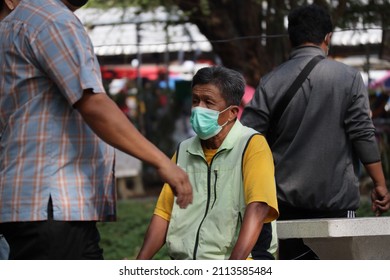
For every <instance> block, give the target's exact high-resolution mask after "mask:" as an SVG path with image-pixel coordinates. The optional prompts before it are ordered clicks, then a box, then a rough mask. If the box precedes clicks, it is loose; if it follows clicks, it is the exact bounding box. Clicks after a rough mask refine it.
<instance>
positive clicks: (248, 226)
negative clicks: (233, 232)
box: [229, 202, 269, 260]
mask: <svg viewBox="0 0 390 280" xmlns="http://www.w3.org/2000/svg"><path fill="white" fill-rule="evenodd" d="M268 211H269V206H268V205H267V204H265V203H263V202H252V203H250V204H248V206H247V207H246V210H245V215H244V219H243V222H242V226H241V230H240V234H239V236H238V239H237V243H236V245H235V246H234V248H233V251H232V254H231V255H230V258H229V259H230V260H245V259H246V258H247V257H248V256H249V254H250V252H251V251H252V249H253V247H254V246H255V244H256V241H257V239H258V237H259V235H260V232H261V229H262V228H263V224H264V219H265V218H266V217H267V215H268Z"/></svg>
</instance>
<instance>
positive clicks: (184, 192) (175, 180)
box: [157, 160, 192, 208]
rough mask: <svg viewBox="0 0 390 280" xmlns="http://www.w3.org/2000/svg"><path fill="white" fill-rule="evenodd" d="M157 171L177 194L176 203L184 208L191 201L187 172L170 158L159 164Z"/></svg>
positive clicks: (190, 188)
mask: <svg viewBox="0 0 390 280" xmlns="http://www.w3.org/2000/svg"><path fill="white" fill-rule="evenodd" d="M157 172H158V174H159V175H160V177H161V178H162V179H163V180H164V182H166V183H168V184H169V185H170V187H171V188H172V190H173V193H174V194H175V196H177V199H176V203H177V204H178V205H179V206H180V208H186V207H187V206H188V204H190V203H192V187H191V184H190V180H189V178H188V175H187V173H185V172H184V170H183V169H181V168H180V167H179V166H177V165H176V164H175V163H173V162H172V161H170V160H167V161H166V162H164V164H161V165H160V167H158V168H157Z"/></svg>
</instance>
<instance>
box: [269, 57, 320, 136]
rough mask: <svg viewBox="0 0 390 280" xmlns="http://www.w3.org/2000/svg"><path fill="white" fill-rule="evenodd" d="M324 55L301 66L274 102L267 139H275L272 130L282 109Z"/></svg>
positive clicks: (281, 113)
mask: <svg viewBox="0 0 390 280" xmlns="http://www.w3.org/2000/svg"><path fill="white" fill-rule="evenodd" d="M324 58H325V57H324V56H322V55H317V56H315V57H313V58H312V59H311V60H310V61H309V62H308V63H307V64H306V66H305V68H303V70H302V71H301V73H300V74H299V75H298V77H297V78H296V79H295V81H294V82H293V83H292V84H291V85H290V87H289V88H288V90H287V91H286V93H285V94H284V96H283V97H282V99H281V100H280V101H279V103H278V104H276V107H275V110H274V113H273V114H272V117H271V121H270V125H269V129H268V130H269V131H268V133H267V134H268V135H267V140H268V139H269V141H271V142H272V141H273V140H275V139H274V137H275V135H274V134H275V133H274V132H273V131H274V130H275V129H276V126H277V124H278V123H279V120H280V117H281V116H282V115H283V112H284V110H285V109H286V107H287V105H288V104H289V103H290V101H291V100H292V99H293V97H294V96H295V94H296V93H297V91H298V89H299V88H300V87H301V85H302V83H303V82H304V81H305V80H306V78H307V76H308V75H309V74H310V72H311V70H312V69H313V68H314V66H316V65H317V63H318V62H320V61H321V60H322V59H324Z"/></svg>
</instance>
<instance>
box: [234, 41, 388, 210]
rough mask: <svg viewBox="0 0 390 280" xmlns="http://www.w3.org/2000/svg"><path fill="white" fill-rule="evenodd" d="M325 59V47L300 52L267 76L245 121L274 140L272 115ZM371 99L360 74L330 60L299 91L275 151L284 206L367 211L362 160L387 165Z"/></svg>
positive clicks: (280, 129) (284, 118) (280, 126)
mask: <svg viewBox="0 0 390 280" xmlns="http://www.w3.org/2000/svg"><path fill="white" fill-rule="evenodd" d="M321 54H322V55H325V54H324V52H323V51H322V49H321V48H319V47H312V46H310V47H300V48H297V49H295V50H293V52H292V53H291V57H290V60H288V61H287V62H285V63H283V64H282V65H280V66H279V67H278V68H276V69H275V70H274V71H272V72H271V73H269V74H268V75H266V76H264V77H263V78H262V79H261V81H260V84H259V86H258V88H257V90H256V93H255V95H254V97H253V99H252V101H251V102H250V103H249V104H248V105H247V107H246V108H245V110H244V112H243V115H242V119H241V121H242V123H243V124H245V125H247V126H249V127H252V128H254V129H256V130H258V131H259V132H261V133H264V134H267V131H268V125H269V120H270V116H271V114H272V113H273V110H274V108H275V105H276V104H277V102H278V101H280V99H281V97H282V96H283V94H284V93H285V92H286V90H287V88H288V87H289V86H290V84H291V83H292V82H293V81H294V80H295V78H296V77H297V76H298V74H299V73H300V71H301V70H302V69H303V67H304V66H305V65H306V64H307V62H308V61H309V60H310V59H311V58H312V57H314V56H316V55H321ZM369 112H370V108H369V101H368V94H367V91H366V88H365V85H364V83H363V80H362V77H361V75H360V73H359V72H358V71H357V70H355V69H353V68H351V67H348V66H346V65H344V64H342V63H339V62H336V61H334V60H331V59H323V60H322V61H320V62H319V63H318V64H317V65H316V67H315V68H314V69H313V70H312V72H311V73H310V74H309V76H308V78H307V79H306V80H305V81H304V83H303V85H302V87H301V88H300V89H299V90H298V91H297V93H296V95H295V96H294V98H293V99H292V100H291V102H290V104H289V105H288V106H287V108H286V110H285V112H284V114H283V115H282V116H281V118H280V121H279V124H278V126H277V128H276V132H277V134H278V135H279V136H278V139H277V140H276V141H275V142H274V143H273V145H272V146H271V150H272V153H273V156H274V161H275V173H276V175H275V176H276V183H277V188H278V189H277V191H278V200H279V202H280V203H283V204H286V205H288V206H292V207H299V208H306V209H316V210H321V211H323V210H325V211H327V210H329V211H337V210H355V209H357V208H358V206H359V182H358V176H357V175H358V166H359V159H360V160H361V161H362V162H363V163H373V162H377V161H380V154H379V152H378V147H377V143H376V139H375V128H374V125H373V123H372V120H371V118H370V116H369Z"/></svg>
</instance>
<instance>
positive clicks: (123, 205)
mask: <svg viewBox="0 0 390 280" xmlns="http://www.w3.org/2000/svg"><path fill="white" fill-rule="evenodd" d="M155 203H156V199H155V198H145V199H142V200H122V201H118V207H117V211H118V219H117V221H116V222H109V223H99V224H98V227H99V230H100V234H101V242H100V246H101V247H102V248H103V250H104V258H105V259H107V260H122V259H124V258H127V259H135V258H136V256H137V254H138V251H139V250H140V248H141V246H142V242H143V239H144V235H145V233H146V230H147V227H148V225H149V222H150V218H151V217H152V214H153V210H154V206H155ZM155 259H168V255H167V253H166V249H165V247H164V248H163V249H161V250H160V252H159V253H158V254H156V256H155Z"/></svg>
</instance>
